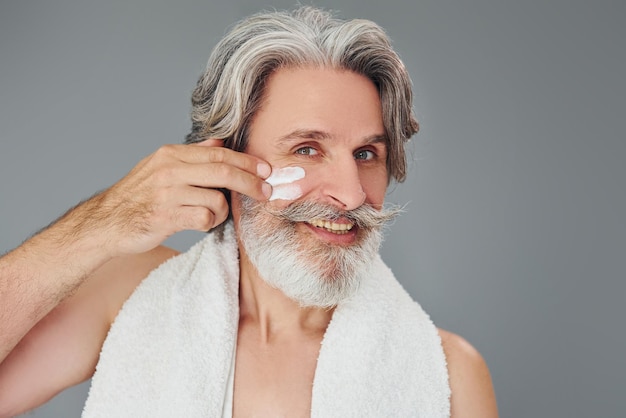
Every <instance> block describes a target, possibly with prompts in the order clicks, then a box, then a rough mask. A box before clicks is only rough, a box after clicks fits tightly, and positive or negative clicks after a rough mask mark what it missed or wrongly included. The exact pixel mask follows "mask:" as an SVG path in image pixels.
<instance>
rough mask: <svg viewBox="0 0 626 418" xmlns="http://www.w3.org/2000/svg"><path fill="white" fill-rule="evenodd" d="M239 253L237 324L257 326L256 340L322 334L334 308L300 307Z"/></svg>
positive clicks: (269, 340)
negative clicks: (272, 285) (264, 278)
mask: <svg viewBox="0 0 626 418" xmlns="http://www.w3.org/2000/svg"><path fill="white" fill-rule="evenodd" d="M240 254H241V258H240V262H239V267H240V281H239V316H240V324H242V322H245V323H247V324H248V325H253V326H254V327H255V328H258V332H259V333H260V335H259V339H260V341H263V342H265V343H267V344H270V343H271V342H272V340H273V339H275V338H280V337H281V336H285V335H293V336H296V335H298V334H302V333H304V334H308V335H311V334H315V335H323V334H324V332H325V331H326V328H327V327H328V324H329V323H330V320H331V318H332V315H333V311H334V309H323V308H313V307H307V308H303V307H301V306H300V305H299V304H298V302H296V301H294V300H292V299H290V298H288V297H287V296H285V294H284V293H283V292H281V291H280V290H278V289H275V288H273V287H271V286H269V285H268V284H267V283H266V282H265V281H264V280H263V279H262V278H261V277H260V276H259V274H258V272H257V270H256V268H255V267H254V266H253V265H252V263H251V262H250V260H249V259H248V258H247V257H246V256H245V253H243V252H240Z"/></svg>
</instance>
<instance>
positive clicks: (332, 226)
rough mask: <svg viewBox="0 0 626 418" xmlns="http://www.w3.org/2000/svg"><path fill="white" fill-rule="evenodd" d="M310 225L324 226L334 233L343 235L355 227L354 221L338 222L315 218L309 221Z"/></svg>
mask: <svg viewBox="0 0 626 418" xmlns="http://www.w3.org/2000/svg"><path fill="white" fill-rule="evenodd" d="M307 223H308V224H309V225H313V226H315V227H317V228H323V229H325V230H326V231H328V232H332V233H333V234H338V235H343V234H347V233H348V232H349V231H350V230H351V229H352V228H353V227H354V224H353V223H338V222H331V221H327V220H324V219H313V220H311V221H308V222H307Z"/></svg>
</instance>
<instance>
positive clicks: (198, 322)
mask: <svg viewBox="0 0 626 418" xmlns="http://www.w3.org/2000/svg"><path fill="white" fill-rule="evenodd" d="M237 251H238V250H237V241H236V238H235V234H234V231H233V227H232V224H228V225H227V226H226V228H225V230H224V236H223V239H222V240H219V239H218V238H217V236H216V234H208V236H207V237H206V238H204V239H203V240H202V241H200V242H199V243H197V244H196V245H195V246H193V247H192V248H191V249H190V250H189V251H188V252H186V253H184V254H181V255H179V256H176V257H174V258H172V259H170V260H168V261H167V262H165V263H164V264H163V265H161V266H160V267H158V268H157V269H156V270H154V271H153V272H152V273H151V274H150V275H149V276H148V277H147V278H146V279H145V280H144V281H143V282H142V283H141V284H140V285H139V286H138V287H137V289H136V290H135V292H134V293H133V294H132V295H131V297H130V298H129V299H128V300H127V301H126V303H125V304H124V306H123V308H122V310H121V311H120V313H119V314H118V316H117V318H116V319H115V321H114V323H113V325H112V326H111V329H110V331H109V334H108V336H107V338H106V340H105V343H104V345H103V347H102V352H101V354H100V359H99V362H98V365H97V367H96V373H95V374H94V377H93V379H92V384H91V388H90V391H89V397H88V399H87V402H86V404H85V408H84V411H83V417H86V418H91V417H116V418H121V417H133V418H139V417H186V418H194V417H220V416H222V410H223V408H224V399H225V396H226V390H227V382H228V376H229V371H230V367H231V364H232V363H231V361H232V356H233V353H234V352H235V341H236V336H237V327H238V321H239V300H238V287H239V264H238V252H237ZM449 396H450V389H449V384H448V373H447V368H446V360H445V356H444V353H443V349H442V347H441V340H440V338H439V335H438V333H437V329H436V328H435V326H434V325H433V323H432V321H431V320H430V319H429V317H428V315H427V314H426V313H425V312H424V311H423V310H422V309H421V307H420V306H419V305H418V304H417V303H416V302H414V301H413V300H412V299H411V298H410V296H409V295H408V294H407V293H406V291H405V290H404V289H403V288H402V286H401V285H400V284H399V283H398V282H397V281H396V279H395V278H394V276H393V274H392V273H391V271H390V270H389V269H388V268H387V267H386V266H385V264H384V263H383V262H382V260H381V259H380V257H378V258H377V259H376V260H374V263H373V266H372V268H371V269H369V273H368V275H367V277H364V278H363V281H362V285H361V287H360V288H359V290H358V292H357V293H356V294H355V295H353V296H352V297H350V298H349V299H348V300H346V301H345V302H342V303H341V304H340V305H339V306H338V307H337V308H336V309H335V312H334V314H333V318H332V320H331V322H330V324H329V326H328V328H327V330H326V333H325V335H324V338H323V340H322V346H321V348H320V354H319V358H318V362H317V368H316V371H315V378H314V382H313V393H312V399H311V416H312V417H324V418H326V417H342V418H345V417H428V418H433V417H449V415H450V402H449ZM226 407H227V408H228V407H230V405H227V406H226Z"/></svg>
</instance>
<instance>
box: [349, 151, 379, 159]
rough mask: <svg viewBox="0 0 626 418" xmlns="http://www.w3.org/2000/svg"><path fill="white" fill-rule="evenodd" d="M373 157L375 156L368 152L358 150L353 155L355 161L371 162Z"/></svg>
mask: <svg viewBox="0 0 626 418" xmlns="http://www.w3.org/2000/svg"><path fill="white" fill-rule="evenodd" d="M374 157H375V154H374V153H373V152H372V151H370V150H366V149H363V150H360V151H357V152H355V153H354V159H355V160H371V159H373V158H374Z"/></svg>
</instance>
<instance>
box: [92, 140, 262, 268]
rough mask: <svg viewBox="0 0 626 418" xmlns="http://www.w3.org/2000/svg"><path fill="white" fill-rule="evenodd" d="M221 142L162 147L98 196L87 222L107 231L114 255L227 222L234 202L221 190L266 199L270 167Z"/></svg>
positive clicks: (102, 231) (142, 249)
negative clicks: (229, 204) (229, 200)
mask: <svg viewBox="0 0 626 418" xmlns="http://www.w3.org/2000/svg"><path fill="white" fill-rule="evenodd" d="M221 145H222V141H221V140H216V139H210V140H207V141H204V142H202V143H200V144H196V145H166V146H164V147H162V148H160V149H159V150H158V151H156V152H155V153H154V154H152V155H150V156H149V157H147V158H145V159H144V160H142V161H141V162H140V163H139V164H138V165H137V166H136V167H135V168H134V169H133V170H132V171H131V172H130V173H129V174H128V175H127V176H126V177H124V178H123V179H122V180H120V181H119V182H118V183H116V184H115V185H113V186H112V187H111V188H109V189H107V190H105V191H104V192H102V193H101V194H100V195H97V196H95V197H94V198H93V199H92V200H93V202H91V204H90V205H89V210H88V211H86V213H84V214H83V215H82V217H83V218H84V220H85V221H86V222H85V224H83V225H82V226H83V227H85V228H92V227H93V228H95V229H96V231H98V232H101V233H104V236H103V237H106V240H105V242H103V245H105V248H106V250H107V251H108V252H109V253H110V255H111V256H117V255H122V254H132V253H140V252H145V251H148V250H150V249H152V248H154V247H156V246H157V245H158V244H160V243H161V242H162V241H163V240H165V239H166V238H167V237H169V236H170V235H172V234H174V233H176V232H178V231H181V230H184V229H193V230H199V231H208V230H209V229H211V228H214V227H215V226H217V225H219V224H221V223H222V222H224V221H225V220H226V218H227V216H228V211H229V208H228V202H227V201H226V198H225V196H224V194H223V193H222V192H221V191H220V190H218V189H221V188H223V189H229V190H233V191H236V192H238V193H243V194H245V195H248V196H250V197H252V198H254V199H256V200H266V199H267V198H268V197H269V196H270V194H271V186H270V185H269V184H267V183H265V182H264V181H263V179H264V178H267V177H268V176H269V175H270V172H271V168H270V165H269V164H268V163H266V162H264V161H262V160H260V159H258V158H256V157H253V156H251V155H248V154H243V153H240V152H236V151H233V150H230V149H226V148H223V147H222V146H221Z"/></svg>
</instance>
